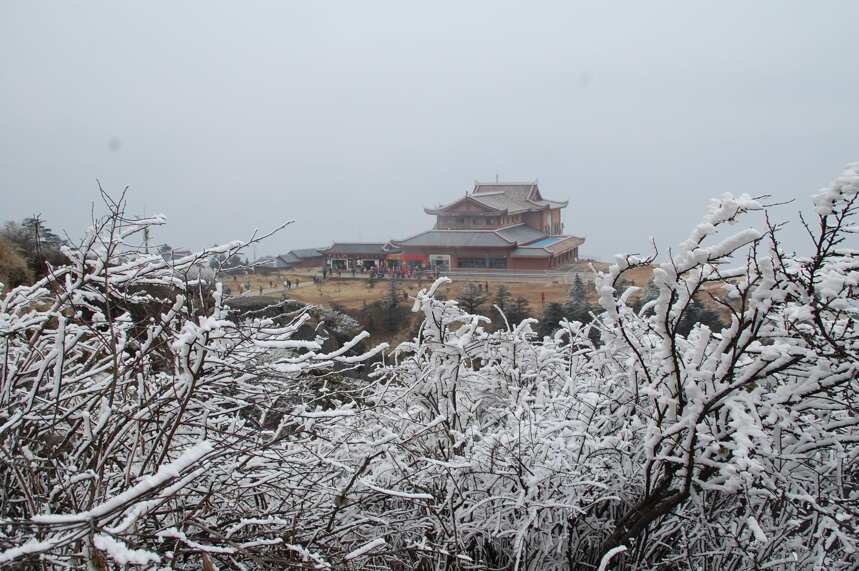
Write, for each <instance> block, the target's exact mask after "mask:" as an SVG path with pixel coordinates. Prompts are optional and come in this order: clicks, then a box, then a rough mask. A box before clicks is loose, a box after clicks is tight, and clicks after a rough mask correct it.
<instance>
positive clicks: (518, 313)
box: [507, 295, 531, 325]
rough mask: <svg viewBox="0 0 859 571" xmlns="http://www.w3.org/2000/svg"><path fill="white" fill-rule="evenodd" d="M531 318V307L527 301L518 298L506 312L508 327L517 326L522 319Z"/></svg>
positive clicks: (521, 297)
mask: <svg viewBox="0 0 859 571" xmlns="http://www.w3.org/2000/svg"><path fill="white" fill-rule="evenodd" d="M529 317H531V305H530V304H529V303H528V299H527V298H525V297H523V296H521V295H520V296H519V297H517V298H516V299H514V300H513V302H512V303H511V304H510V309H508V310H507V321H508V322H509V323H510V325H518V324H519V323H521V322H522V320H523V319H527V318H529Z"/></svg>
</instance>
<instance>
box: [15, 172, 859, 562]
mask: <svg viewBox="0 0 859 571" xmlns="http://www.w3.org/2000/svg"><path fill="white" fill-rule="evenodd" d="M858 178H859V176H857V170H856V168H855V167H849V168H848V170H847V171H846V172H845V174H843V175H842V176H841V177H839V178H838V179H837V180H836V181H835V182H834V183H833V184H832V185H831V187H830V190H828V191H826V192H825V193H824V196H822V197H821V196H817V197H815V205H816V206H817V207H818V208H820V207H821V205H823V206H824V208H823V209H822V210H818V214H817V219H816V221H815V223H810V222H808V221H806V220H802V222H803V223H804V224H805V226H806V228H807V229H808V231H809V234H810V238H811V239H810V246H809V248H808V249H807V251H806V252H804V254H803V255H802V256H794V255H789V254H787V253H786V252H785V251H784V250H783V248H782V247H781V245H780V243H779V237H778V228H779V227H778V225H771V224H769V223H768V224H767V225H766V226H765V227H763V228H753V227H747V226H748V225H749V213H752V212H763V211H764V210H765V208H766V206H765V205H764V204H763V203H762V202H761V201H760V200H756V199H753V198H750V197H746V196H742V197H734V196H731V195H724V196H722V197H721V198H719V199H716V200H714V201H712V202H711V203H710V205H709V206H708V208H707V211H706V213H705V216H704V219H703V220H702V222H701V223H700V224H698V225H696V226H695V227H694V228H693V231H692V233H691V234H690V236H689V238H688V239H687V240H685V241H683V242H682V243H681V244H679V245H678V246H676V247H675V248H672V249H671V250H669V252H668V254H667V255H666V256H664V257H663V258H661V259H659V260H657V259H655V258H654V259H644V258H637V257H633V256H621V257H619V258H618V259H617V260H616V263H615V264H614V265H613V266H612V267H611V268H610V269H609V270H608V272H607V273H606V274H605V275H602V276H600V278H599V279H598V283H597V286H598V293H599V296H600V304H601V306H602V307H603V308H604V309H605V312H604V313H602V314H601V315H599V316H597V317H596V318H593V319H592V321H591V322H589V323H578V322H570V321H563V322H562V323H560V324H559V329H558V330H557V332H556V333H555V334H554V335H552V336H549V337H546V338H542V339H540V338H538V337H537V335H536V334H535V332H534V330H533V326H534V320H528V319H526V320H524V321H522V322H521V323H519V324H518V325H517V326H515V327H509V328H507V329H502V330H498V331H492V330H491V329H490V328H489V327H487V325H488V320H487V319H486V318H485V317H483V316H479V315H470V314H468V313H467V312H465V311H463V309H462V308H461V307H460V306H459V305H458V304H457V303H456V302H455V301H445V300H441V299H439V297H438V296H437V293H438V291H439V289H440V288H443V287H445V285H446V282H447V280H446V279H441V280H439V281H437V282H436V283H434V284H433V285H432V286H431V287H430V288H428V289H427V290H424V291H421V292H420V293H418V294H417V295H416V297H415V303H414V306H413V310H414V311H415V312H417V313H419V315H420V316H421V317H422V318H423V322H422V324H421V326H420V328H419V333H418V336H417V337H416V338H415V339H413V340H412V341H410V342H408V343H404V344H402V345H401V346H399V347H398V348H396V349H395V350H393V351H392V352H390V353H387V354H384V355H383V354H382V351H384V349H385V347H377V348H370V349H366V348H365V347H364V346H363V345H362V344H363V342H364V341H365V335H364V334H361V333H358V334H357V335H354V337H353V338H351V339H346V340H345V341H344V342H343V343H342V345H340V346H339V347H335V348H331V347H330V345H329V346H325V345H326V339H325V338H324V337H323V334H322V331H323V330H324V328H323V327H310V324H311V323H312V320H313V319H314V318H316V319H319V320H323V321H329V322H330V323H331V327H330V328H331V330H337V331H341V332H343V331H347V330H349V331H353V330H354V329H355V324H354V323H352V322H349V321H348V320H345V319H341V318H339V317H338V316H337V315H333V314H330V313H327V312H325V311H319V310H310V309H307V308H302V309H299V310H297V311H295V312H291V313H283V314H281V315H279V316H278V317H277V318H272V319H258V318H253V317H246V318H242V317H240V316H239V315H237V314H235V313H234V312H231V311H230V310H229V308H228V307H227V305H228V304H225V303H224V302H223V300H222V296H221V290H220V288H219V286H218V285H212V284H208V283H204V282H203V281H201V280H199V279H197V277H198V276H196V274H194V273H193V272H187V273H184V270H183V268H185V269H188V267H189V266H181V267H178V268H175V267H170V268H168V267H166V265H165V264H164V263H163V261H161V260H160V258H157V257H154V256H145V255H141V254H139V253H134V252H133V251H131V248H130V246H129V245H128V241H129V239H130V237H132V236H134V235H135V234H134V233H133V232H132V231H133V227H129V228H125V226H124V224H126V223H125V222H123V221H122V217H121V216H119V217H117V216H116V213H114V216H113V217H112V222H111V217H109V219H108V221H106V223H105V225H103V226H102V227H100V228H96V229H94V231H93V232H92V233H91V235H90V237H89V238H88V240H89V241H88V242H87V241H85V242H84V244H83V245H82V246H81V247H80V248H78V249H75V250H74V251H70V257H71V259H72V260H73V263H72V264H70V265H69V266H67V267H63V268H53V271H52V273H51V274H50V276H49V278H46V279H45V280H43V281H42V282H39V283H37V284H35V285H34V286H32V287H25V288H17V289H15V290H12V291H9V292H7V293H6V294H5V295H4V297H3V298H2V300H0V343H2V346H0V349H2V352H3V355H2V361H0V363H2V364H0V367H2V368H0V373H2V376H0V403H2V406H0V415H2V416H0V434H2V438H3V440H2V443H3V456H2V459H0V475H2V477H3V483H4V488H3V489H4V496H3V501H2V503H0V509H2V513H0V515H1V516H2V518H3V519H2V522H0V563H13V564H15V563H20V562H31V561H35V560H36V559H37V558H41V562H42V563H43V565H44V566H46V567H48V568H50V567H52V566H53V567H54V568H57V569H59V568H63V566H65V567H66V568H67V567H82V566H84V565H85V564H87V563H89V564H90V566H92V567H95V568H107V565H108V564H113V563H116V564H126V565H129V566H132V565H136V566H138V567H144V566H149V567H150V568H167V569H169V568H172V569H199V568H201V566H204V568H208V567H205V566H209V567H210V566H211V565H212V564H213V563H217V565H219V566H220V567H221V568H231V569H232V568H236V569H272V568H295V569H328V568H330V569H341V568H343V569H380V568H390V569H463V570H464V569H500V568H503V569H529V570H542V569H549V570H551V569H599V568H603V569H648V570H650V569H652V570H657V569H781V568H788V569H836V570H838V569H845V570H847V569H855V568H857V566H859V555H857V552H856V550H857V547H859V545H857V539H856V538H857V537H859V523H857V522H859V490H857V483H859V470H857V464H856V459H857V457H859V448H857V443H859V430H857V425H859V415H857V411H856V403H857V400H859V399H857V397H859V395H857V390H859V371H858V370H857V368H859V335H857V328H856V319H857V312H859V302H857V298H856V293H857V287H859V256H857V251H856V249H855V247H854V245H853V244H851V242H850V240H851V239H853V238H854V237H853V235H852V233H853V232H854V231H855V228H856V225H855V214H856V208H855V203H856V200H857V193H856V192H855V188H856V180H857V179H858ZM128 224H135V223H131V222H129V223H128ZM138 227H140V224H139V223H138ZM192 258H193V257H192ZM182 263H183V264H185V263H187V264H192V263H193V261H192V260H188V261H185V262H182ZM643 264H649V265H651V266H652V267H654V277H653V280H652V281H653V288H655V291H656V294H657V295H655V298H654V299H652V300H651V301H649V302H648V303H646V304H644V305H643V306H642V307H640V308H638V310H636V309H635V308H634V307H633V306H632V305H631V303H632V302H631V300H632V299H633V298H634V294H635V292H633V291H632V290H630V289H625V290H624V289H623V287H622V284H623V283H625V279H624V277H625V275H626V274H627V272H629V271H630V270H631V269H634V268H636V267H638V266H640V265H643ZM701 301H704V302H706V303H707V304H709V305H710V306H711V307H715V308H718V309H719V311H720V312H721V314H722V316H723V317H724V324H723V326H721V327H713V328H712V329H711V328H710V327H707V326H705V325H702V324H696V325H694V326H693V327H692V328H691V331H690V330H689V328H688V327H685V328H684V327H683V326H682V324H683V323H686V320H687V318H688V317H689V315H690V313H691V309H692V306H693V303H694V302H701ZM308 330H309V331H310V333H309V334H308V333H307V332H308ZM593 331H598V332H599V342H595V341H594V340H593V339H594V338H595V336H593V335H590V333H591V332H593ZM686 331H688V333H686ZM323 346H325V348H324V349H323ZM370 359H375V360H376V361H375V363H374V364H373V366H368V365H366V363H368V361H369V360H370ZM362 364H364V365H365V366H364V368H363V370H362V374H361V375H360V376H359V375H355V376H354V377H352V378H350V379H348V382H346V381H344V380H343V379H344V377H343V375H341V373H349V372H352V371H353V370H354V369H355V368H356V367H359V366H361V365H362ZM156 558H157V561H158V562H157V564H156V563H155V561H156ZM99 566H101V567H99Z"/></svg>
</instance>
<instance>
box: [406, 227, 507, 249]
mask: <svg viewBox="0 0 859 571" xmlns="http://www.w3.org/2000/svg"><path fill="white" fill-rule="evenodd" d="M396 243H397V244H398V245H400V246H407V247H408V246H412V247H457V246H458V247H471V248H474V247H477V248H504V247H509V246H511V245H512V243H511V241H508V240H505V239H504V238H502V237H501V236H499V235H498V234H497V233H496V232H494V231H492V230H428V231H426V232H421V233H420V234H418V235H416V236H412V237H411V238H406V239H405V240H398V241H397V242H396Z"/></svg>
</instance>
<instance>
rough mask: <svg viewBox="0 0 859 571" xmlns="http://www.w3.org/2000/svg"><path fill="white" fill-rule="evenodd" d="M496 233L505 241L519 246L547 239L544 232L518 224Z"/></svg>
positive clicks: (500, 229)
mask: <svg viewBox="0 0 859 571" xmlns="http://www.w3.org/2000/svg"><path fill="white" fill-rule="evenodd" d="M495 232H496V233H497V234H499V235H500V236H501V237H502V238H504V239H505V240H508V241H510V242H516V243H518V244H527V243H529V242H533V241H535V240H540V239H542V238H545V237H546V235H545V234H544V233H543V232H540V231H539V230H536V229H534V228H531V227H530V226H528V225H527V224H517V225H515V226H508V227H506V228H499V229H498V230H496V231H495Z"/></svg>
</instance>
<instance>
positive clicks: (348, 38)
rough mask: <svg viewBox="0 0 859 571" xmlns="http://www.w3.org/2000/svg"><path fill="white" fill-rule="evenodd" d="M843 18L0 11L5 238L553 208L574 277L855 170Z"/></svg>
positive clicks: (19, 6) (379, 231) (784, 12)
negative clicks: (491, 195) (511, 206)
mask: <svg viewBox="0 0 859 571" xmlns="http://www.w3.org/2000/svg"><path fill="white" fill-rule="evenodd" d="M857 22H859V2H852V1H843V2H836V1H824V2H799V1H797V2H787V1H767V2H764V1H755V2H685V1H684V2H680V1H677V2H651V1H648V2H592V3H579V2H499V1H487V2H462V1H459V2H440V1H435V2H425V3H421V4H418V3H414V2H402V1H392V2H373V1H360V2H356V1H349V2H297V1H296V2H285V1H284V2H229V3H228V2H212V1H205V2H203V1H199V2H172V1H171V2H166V1H165V2H137V3H134V4H132V3H129V2H94V1H93V2H71V1H63V2H34V1H30V0H26V1H11V0H2V2H0V198H2V200H0V218H2V219H10V218H14V219H19V218H22V217H24V216H27V215H29V214H32V213H34V212H40V213H42V214H43V215H44V217H45V218H46V219H47V221H48V222H49V224H50V225H51V226H52V227H53V228H54V229H55V230H66V231H68V232H69V233H70V234H72V235H78V234H79V233H80V231H81V229H82V228H83V227H84V226H85V225H86V223H87V222H88V220H89V213H90V205H91V203H92V202H93V201H94V200H96V199H97V192H96V183H95V180H96V179H97V178H98V179H100V180H101V181H102V183H103V185H104V186H105V188H106V189H108V190H111V191H118V190H119V189H121V188H122V187H123V186H125V185H129V186H130V187H131V194H130V203H131V206H132V210H134V211H138V212H143V210H144V208H145V209H146V211H147V212H149V213H152V212H163V213H165V214H167V216H168V218H169V221H170V224H169V227H168V228H166V229H165V230H163V231H162V232H160V235H159V236H157V238H158V239H159V240H162V241H167V242H169V243H170V244H172V245H174V246H187V247H200V246H203V245H207V244H211V243H213V242H216V241H224V240H228V239H234V238H237V239H242V238H246V237H247V236H248V235H249V234H250V232H251V231H252V230H253V229H254V228H267V227H271V226H274V225H276V224H278V223H279V222H280V221H282V220H285V219H288V218H295V219H296V220H297V222H296V224H295V225H294V226H292V227H290V228H289V229H287V230H286V231H285V232H284V233H282V234H280V235H279V236H278V237H277V238H275V239H273V240H271V241H270V242H269V243H268V244H267V245H265V246H263V247H261V248H260V249H259V254H262V253H263V252H265V253H274V252H282V251H285V250H287V249H290V248H294V247H309V246H322V245H327V244H329V243H330V242H332V241H333V240H362V241H369V240H384V239H387V238H401V237H405V236H408V235H411V234H414V233H416V232H419V231H421V230H424V229H427V228H429V227H430V226H431V224H432V222H433V220H432V219H431V217H429V216H427V215H426V214H424V213H423V210H422V207H423V206H425V205H427V206H428V205H434V204H437V203H439V202H447V201H449V200H451V199H454V198H457V197H459V196H461V195H462V194H464V192H465V191H466V190H469V189H470V188H471V185H472V184H473V181H474V180H475V179H481V180H493V179H494V178H495V175H496V173H497V174H498V175H500V177H501V178H502V179H510V180H532V179H539V182H540V186H541V189H542V191H543V194H544V195H545V196H546V197H549V198H553V199H569V200H570V206H569V208H567V210H566V215H565V222H566V228H567V230H568V231H569V232H571V233H574V234H577V235H583V236H585V237H586V238H587V243H586V245H585V247H584V248H583V252H582V253H583V255H592V256H599V257H605V256H607V255H611V254H614V253H616V252H620V251H642V250H643V249H644V248H645V247H646V244H647V238H648V236H651V235H653V236H655V237H656V239H657V240H658V241H659V242H660V243H662V244H669V243H673V242H675V241H677V240H678V239H682V238H683V237H685V235H686V234H687V231H688V230H689V228H690V227H691V226H692V225H693V224H694V223H695V222H697V219H698V217H699V215H700V213H701V211H702V208H703V205H704V202H705V200H706V199H707V198H708V197H711V196H715V195H719V194H721V193H722V192H725V191H730V192H735V193H739V192H750V193H763V192H767V193H771V194H774V195H775V196H776V197H777V198H780V199H789V198H797V199H799V202H798V204H797V205H795V206H789V207H784V208H782V209H781V210H780V211H779V213H780V214H783V216H784V217H791V216H793V214H794V213H795V211H796V210H797V209H798V208H799V207H800V205H801V206H803V207H805V206H807V205H808V198H807V197H808V196H809V195H810V194H811V193H813V192H814V191H816V190H817V188H818V187H820V186H822V185H824V184H826V183H827V182H828V181H829V180H830V179H831V178H832V177H833V176H834V175H835V174H837V173H838V172H839V171H840V170H841V168H842V166H843V165H844V164H845V163H846V162H849V161H854V160H859V33H857V27H856V26H857Z"/></svg>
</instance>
